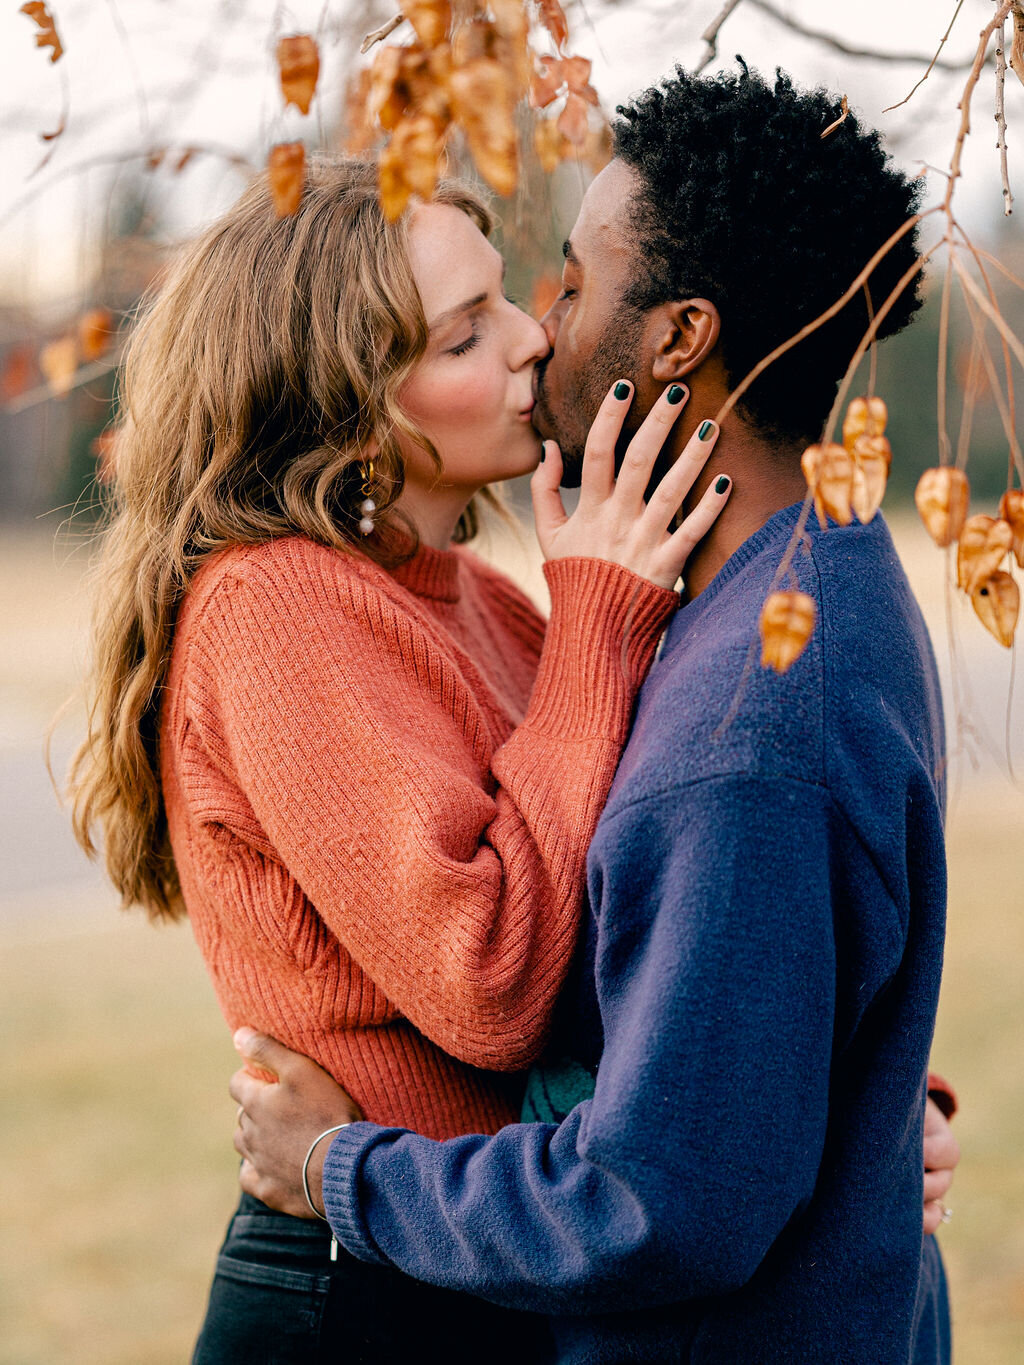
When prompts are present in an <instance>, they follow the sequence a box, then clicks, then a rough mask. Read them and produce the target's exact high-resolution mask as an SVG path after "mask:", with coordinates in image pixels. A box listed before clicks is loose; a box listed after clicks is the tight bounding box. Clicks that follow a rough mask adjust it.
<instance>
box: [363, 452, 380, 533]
mask: <svg viewBox="0 0 1024 1365" xmlns="http://www.w3.org/2000/svg"><path fill="white" fill-rule="evenodd" d="M362 475H363V486H362V490H361V491H362V494H363V500H362V502H361V503H360V504H359V512H360V517H361V520H360V522H359V532H360V534H361V535H364V536H370V535H373V529H374V527H373V514H374V512H376V510H377V504H376V503H375V502H374V500H373V498H371V497H370V494H371V493H372V492H373V461H372V460H367V461H366V463H365V464H364V465H363V466H362Z"/></svg>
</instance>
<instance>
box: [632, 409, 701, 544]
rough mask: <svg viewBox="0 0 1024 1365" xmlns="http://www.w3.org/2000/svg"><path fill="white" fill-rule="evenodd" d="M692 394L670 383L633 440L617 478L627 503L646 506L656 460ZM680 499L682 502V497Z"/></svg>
mask: <svg viewBox="0 0 1024 1365" xmlns="http://www.w3.org/2000/svg"><path fill="white" fill-rule="evenodd" d="M689 396H690V391H689V389H687V388H686V386H685V385H683V384H670V385H669V387H668V388H667V389H666V390H665V392H664V393H663V394H662V395H661V397H660V398H659V399H658V401H657V402H656V403H655V404H654V406H653V407H652V408H651V410H650V412H649V413H648V414H647V416H646V417H645V418H644V420H643V422H642V423H641V425H640V428H639V430H638V431H637V433H636V435H635V436H634V437H633V439H632V440H631V441H630V443H629V447H628V448H627V450H626V454H625V456H624V457H623V460H622V465H621V467H620V469H619V473H618V477H617V478H616V480H615V494H616V496H617V497H619V498H622V499H623V500H624V501H625V503H626V505H627V506H629V507H635V508H637V509H638V510H639V508H640V507H641V506H642V505H643V500H644V494H645V493H646V492H647V485H648V484H649V483H650V481H651V473H652V471H653V470H654V464H655V461H656V460H657V458H658V456H659V455H660V454H661V449H662V446H663V445H664V444H665V440H666V438H667V437H668V434H669V432H670V431H671V430H672V428H673V427H674V426H675V423H676V418H677V417H678V416H679V414H680V413H681V412H682V410H683V408H684V407H685V406H686V400H687V399H688V398H689ZM691 444H692V442H691ZM694 477H696V475H694ZM691 482H692V480H691ZM679 502H682V498H680V499H679ZM679 502H677V503H676V507H678V506H679ZM666 524H667V523H666Z"/></svg>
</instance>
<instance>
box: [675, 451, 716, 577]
mask: <svg viewBox="0 0 1024 1365" xmlns="http://www.w3.org/2000/svg"><path fill="white" fill-rule="evenodd" d="M731 491H732V479H730V478H729V476H728V474H721V475H719V477H718V478H717V479H715V481H714V483H712V485H711V487H710V488H708V490H707V491H706V492H705V494H704V496H703V497H702V498H701V500H700V502H699V503H698V504H697V506H696V507H695V508H694V509H693V511H692V512H691V513H690V515H689V516H688V517H687V518H686V519H685V521H684V522H683V524H682V525H681V526H680V527H679V530H678V531H675V532H674V533H673V534H672V535H671V536H669V538H668V540H667V541H666V542H665V547H664V561H663V562H664V564H665V566H666V569H667V570H669V571H670V570H671V569H672V568H674V569H675V571H676V577H677V578H678V577H679V575H680V574H681V573H682V572H683V566H684V565H685V563H686V561H687V560H688V559H689V557H690V555H691V554H692V553H693V551H694V549H695V548H696V546H697V542H698V541H700V540H703V538H704V537H705V536H706V535H707V533H708V532H709V531H710V530H711V527H712V526H713V525H714V524H715V522H716V520H717V519H718V515H719V513H720V512H721V510H722V508H723V507H724V506H725V504H726V503H727V502H728V501H729V494H730V492H731Z"/></svg>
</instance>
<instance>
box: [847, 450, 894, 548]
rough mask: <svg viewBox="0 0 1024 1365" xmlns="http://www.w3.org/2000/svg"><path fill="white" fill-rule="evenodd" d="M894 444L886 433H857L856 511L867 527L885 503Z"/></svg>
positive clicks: (854, 473)
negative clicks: (865, 434)
mask: <svg viewBox="0 0 1024 1365" xmlns="http://www.w3.org/2000/svg"><path fill="white" fill-rule="evenodd" d="M891 464H892V447H891V446H890V445H889V442H888V441H887V440H886V438H885V437H884V436H858V437H857V440H856V441H855V442H854V446H853V496H852V499H851V501H852V504H853V510H854V512H855V513H856V515H857V520H858V521H859V522H860V523H861V525H862V526H866V525H867V524H868V522H869V521H870V520H871V519H872V517H874V515H875V513H876V512H877V511H878V509H879V508H880V507H881V505H882V499H883V498H884V497H885V486H886V484H887V483H888V481H889V466H890V465H891Z"/></svg>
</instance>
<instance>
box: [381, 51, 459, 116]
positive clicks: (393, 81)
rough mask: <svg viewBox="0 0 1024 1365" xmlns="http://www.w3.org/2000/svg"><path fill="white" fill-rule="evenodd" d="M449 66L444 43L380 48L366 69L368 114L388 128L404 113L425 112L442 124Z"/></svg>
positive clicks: (448, 113) (445, 109)
mask: <svg viewBox="0 0 1024 1365" xmlns="http://www.w3.org/2000/svg"><path fill="white" fill-rule="evenodd" d="M449 67H450V53H449V51H448V47H447V44H443V45H442V46H441V47H438V48H435V49H434V50H433V51H432V52H428V51H427V50H426V49H425V48H423V47H421V46H420V45H419V43H411V44H410V45H409V46H408V47H383V48H381V50H380V52H379V53H378V54H377V58H376V60H375V61H374V64H373V68H372V70H371V73H370V89H369V98H368V106H367V107H368V109H369V112H370V115H371V116H372V117H375V118H376V119H377V120H378V121H379V122H380V125H381V127H382V128H385V129H387V130H388V131H389V132H391V131H393V130H394V129H395V128H397V127H398V125H399V123H401V121H402V119H403V118H405V117H406V116H408V115H419V114H427V115H429V116H430V117H431V118H433V119H435V120H436V121H437V122H438V123H440V124H441V125H442V126H446V125H447V123H448V120H449V118H450V114H451V111H450V109H449V107H448V90H447V86H448V77H449Z"/></svg>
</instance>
